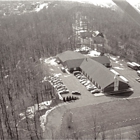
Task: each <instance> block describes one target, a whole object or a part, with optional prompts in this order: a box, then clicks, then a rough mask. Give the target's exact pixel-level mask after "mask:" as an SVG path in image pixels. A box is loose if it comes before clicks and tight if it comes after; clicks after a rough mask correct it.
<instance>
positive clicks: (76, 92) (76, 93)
mask: <svg viewBox="0 0 140 140" xmlns="http://www.w3.org/2000/svg"><path fill="white" fill-rule="evenodd" d="M72 94H74V95H81V93H80V92H79V91H72Z"/></svg>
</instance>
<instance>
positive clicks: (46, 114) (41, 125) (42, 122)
mask: <svg viewBox="0 0 140 140" xmlns="http://www.w3.org/2000/svg"><path fill="white" fill-rule="evenodd" d="M62 105H64V104H60V105H57V106H55V107H53V108H51V109H50V110H47V111H46V113H45V114H44V115H42V116H40V123H41V124H40V127H41V128H42V130H43V132H44V131H45V124H46V119H47V116H48V114H49V113H50V112H51V111H53V110H54V109H56V108H58V107H60V106H62Z"/></svg>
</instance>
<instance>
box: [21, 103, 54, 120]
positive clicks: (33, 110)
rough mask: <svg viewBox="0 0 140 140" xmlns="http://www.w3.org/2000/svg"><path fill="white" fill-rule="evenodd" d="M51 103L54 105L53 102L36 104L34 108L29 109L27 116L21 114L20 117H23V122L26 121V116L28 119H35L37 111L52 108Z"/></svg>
mask: <svg viewBox="0 0 140 140" xmlns="http://www.w3.org/2000/svg"><path fill="white" fill-rule="evenodd" d="M51 103H52V100H50V101H45V102H42V103H39V104H34V106H30V107H28V108H27V110H26V115H25V113H20V114H19V116H21V117H22V119H21V120H24V119H25V118H26V116H27V117H28V118H33V117H34V115H35V113H36V111H39V110H43V109H48V106H50V105H51Z"/></svg>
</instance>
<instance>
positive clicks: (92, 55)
mask: <svg viewBox="0 0 140 140" xmlns="http://www.w3.org/2000/svg"><path fill="white" fill-rule="evenodd" d="M100 54H101V53H100V52H97V51H96V50H92V51H90V52H89V54H88V55H89V56H91V57H97V56H100Z"/></svg>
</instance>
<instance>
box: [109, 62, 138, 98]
mask: <svg viewBox="0 0 140 140" xmlns="http://www.w3.org/2000/svg"><path fill="white" fill-rule="evenodd" d="M111 63H112V66H113V69H114V70H115V71H117V72H118V73H120V75H122V76H124V77H125V78H126V79H127V80H128V81H129V84H130V86H131V87H132V88H133V89H134V93H133V94H132V95H131V96H130V97H129V98H132V97H139V96H140V83H139V82H137V81H136V80H135V79H136V78H138V77H139V76H138V75H137V72H136V71H135V70H133V69H131V68H129V67H128V66H127V64H126V62H125V61H122V60H117V61H113V60H112V61H111Z"/></svg>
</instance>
